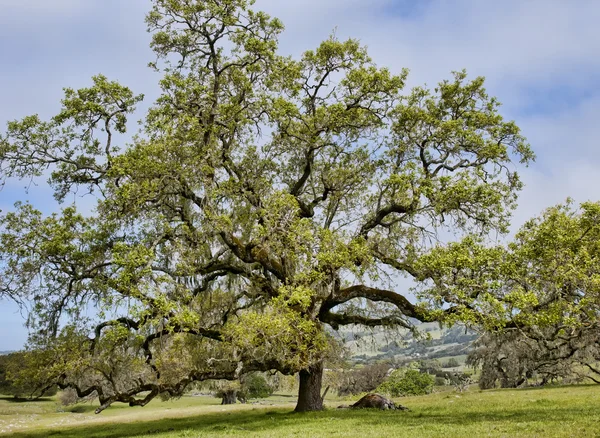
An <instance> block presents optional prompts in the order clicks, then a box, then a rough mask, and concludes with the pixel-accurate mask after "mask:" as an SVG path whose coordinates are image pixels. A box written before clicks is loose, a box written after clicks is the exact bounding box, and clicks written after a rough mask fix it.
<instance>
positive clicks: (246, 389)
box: [241, 373, 273, 399]
mask: <svg viewBox="0 0 600 438" xmlns="http://www.w3.org/2000/svg"><path fill="white" fill-rule="evenodd" d="M241 391H242V392H243V393H244V395H245V397H246V398H248V399H251V398H267V397H269V396H270V395H271V394H273V387H272V386H271V385H270V384H269V382H267V379H266V378H265V377H264V376H263V375H262V374H260V373H250V374H248V375H246V376H243V379H242V384H241Z"/></svg>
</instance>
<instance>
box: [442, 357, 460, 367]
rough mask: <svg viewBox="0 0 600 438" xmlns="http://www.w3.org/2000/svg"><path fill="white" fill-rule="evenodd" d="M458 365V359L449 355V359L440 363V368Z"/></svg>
mask: <svg viewBox="0 0 600 438" xmlns="http://www.w3.org/2000/svg"><path fill="white" fill-rule="evenodd" d="M458 366H460V364H459V363H458V361H457V360H456V359H455V358H453V357H451V358H450V359H448V360H447V361H446V362H444V363H443V364H442V368H456V367H458Z"/></svg>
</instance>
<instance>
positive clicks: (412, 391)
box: [377, 370, 435, 397]
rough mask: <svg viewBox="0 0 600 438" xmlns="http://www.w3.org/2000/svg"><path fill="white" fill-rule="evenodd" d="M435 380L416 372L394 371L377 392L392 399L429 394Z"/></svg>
mask: <svg viewBox="0 0 600 438" xmlns="http://www.w3.org/2000/svg"><path fill="white" fill-rule="evenodd" d="M434 383H435V378H434V377H433V376H432V375H430V374H426V373H421V372H419V371H417V370H396V371H394V372H393V373H392V374H391V375H390V377H389V378H388V379H387V380H386V381H385V382H383V383H382V384H381V385H379V388H377V390H378V391H379V392H383V393H384V394H389V395H390V396H392V397H404V396H408V395H423V394H429V393H431V391H432V390H433V385H434Z"/></svg>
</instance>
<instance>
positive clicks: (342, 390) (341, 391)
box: [336, 362, 391, 395]
mask: <svg viewBox="0 0 600 438" xmlns="http://www.w3.org/2000/svg"><path fill="white" fill-rule="evenodd" d="M390 370H391V365H390V364H389V363H386V362H381V363H376V364H371V365H365V366H363V367H361V368H356V369H352V370H345V371H341V372H339V376H338V378H337V383H336V389H337V393H338V395H350V394H353V395H354V394H360V393H363V392H371V391H374V390H375V389H376V388H377V387H378V386H379V385H381V384H382V383H383V381H384V380H385V379H386V378H387V377H388V375H389V373H390Z"/></svg>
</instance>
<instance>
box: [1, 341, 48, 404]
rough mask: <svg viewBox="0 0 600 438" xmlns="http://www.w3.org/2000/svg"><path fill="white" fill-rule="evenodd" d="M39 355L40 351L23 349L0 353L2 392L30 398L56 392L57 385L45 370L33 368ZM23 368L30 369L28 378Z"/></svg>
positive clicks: (16, 396)
mask: <svg viewBox="0 0 600 438" xmlns="http://www.w3.org/2000/svg"><path fill="white" fill-rule="evenodd" d="M38 355H39V352H23V351H18V352H14V353H10V354H6V355H0V394H5V395H12V396H14V397H15V398H21V397H25V398H29V399H37V398H40V397H43V396H52V395H54V394H56V391H57V387H56V385H53V384H52V383H51V382H50V381H49V380H48V379H47V378H46V376H45V375H44V373H43V372H39V371H38V372H36V371H34V369H33V368H32V365H33V364H34V363H35V357H36V356H38ZM23 370H28V373H27V376H26V378H23V377H25V376H23V374H22V373H23Z"/></svg>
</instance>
